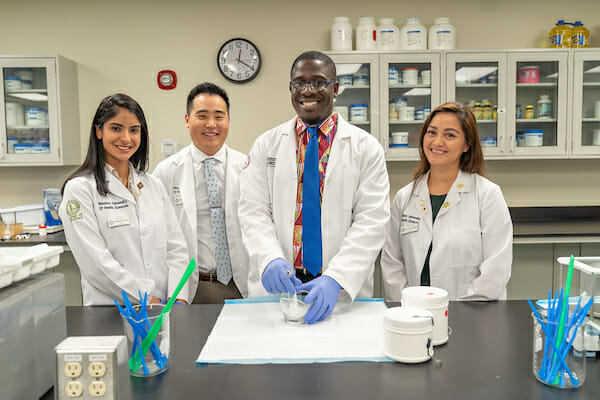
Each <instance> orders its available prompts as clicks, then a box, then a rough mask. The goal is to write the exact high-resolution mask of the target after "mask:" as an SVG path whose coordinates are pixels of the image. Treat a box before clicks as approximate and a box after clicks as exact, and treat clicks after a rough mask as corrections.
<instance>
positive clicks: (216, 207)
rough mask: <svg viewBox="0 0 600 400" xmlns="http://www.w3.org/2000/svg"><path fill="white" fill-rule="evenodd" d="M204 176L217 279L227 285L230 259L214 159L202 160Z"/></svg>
mask: <svg viewBox="0 0 600 400" xmlns="http://www.w3.org/2000/svg"><path fill="white" fill-rule="evenodd" d="M204 177H205V178H206V192H207V193H208V206H209V207H210V225H211V226H212V234H213V240H214V241H215V261H216V262H217V280H218V281H219V282H221V283H222V284H223V285H227V284H228V283H229V281H230V280H231V276H232V274H231V261H230V260H229V245H228V244H227V229H226V228H225V212H224V211H223V206H222V201H221V192H220V190H219V182H218V181H217V176H216V175H215V159H214V158H207V159H206V160H204Z"/></svg>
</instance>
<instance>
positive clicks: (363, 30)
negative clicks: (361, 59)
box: [356, 17, 377, 50]
mask: <svg viewBox="0 0 600 400" xmlns="http://www.w3.org/2000/svg"><path fill="white" fill-rule="evenodd" d="M356 50H377V26H375V18H373V17H360V18H359V20H358V25H357V26H356Z"/></svg>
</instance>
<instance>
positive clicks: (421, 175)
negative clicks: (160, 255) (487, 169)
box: [381, 103, 512, 301]
mask: <svg viewBox="0 0 600 400" xmlns="http://www.w3.org/2000/svg"><path fill="white" fill-rule="evenodd" d="M419 154H420V158H421V161H420V163H419V165H418V166H417V168H416V169H415V171H414V172H413V181H412V182H411V183H409V184H408V185H406V186H405V187H403V188H402V189H400V190H399V191H398V193H397V195H396V198H395V199H394V204H393V205H392V213H391V220H390V225H389V229H388V235H387V238H386V242H385V244H384V247H383V252H382V255H381V269H382V274H383V278H384V286H385V294H386V299H387V300H392V301H393V300H395V301H399V300H401V294H402V289H403V288H404V287H406V286H418V285H421V286H435V287H439V288H442V289H445V290H447V291H448V294H449V297H450V299H451V300H494V299H505V298H506V284H507V283H508V280H509V278H510V270H511V264H512V222H511V219H510V214H509V212H508V207H507V206H506V202H505V201H504V197H503V196H502V191H501V190H500V187H499V186H498V185H496V184H494V183H492V182H491V181H489V180H488V179H486V178H484V177H483V173H484V161H483V152H482V151H481V145H480V144H479V133H478V131H477V121H476V120H475V117H474V115H473V113H472V112H471V110H470V109H469V108H468V107H465V106H463V105H461V104H458V103H446V104H443V105H441V106H439V107H437V108H436V109H435V110H433V112H432V113H431V115H430V116H429V117H428V118H427V120H426V121H425V123H424V124H423V127H422V129H421V136H420V139H419Z"/></svg>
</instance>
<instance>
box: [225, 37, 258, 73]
mask: <svg viewBox="0 0 600 400" xmlns="http://www.w3.org/2000/svg"><path fill="white" fill-rule="evenodd" d="M261 65H262V59H261V57H260V52H259V51H258V48H257V47H256V46H255V45H254V43H252V42H251V41H249V40H247V39H242V38H235V39H230V40H228V41H226V42H225V43H224V44H223V45H222V46H221V48H220V49H219V52H218V53H217V67H218V68H219V71H220V72H221V74H223V76H224V77H225V78H226V79H227V80H229V81H231V82H234V83H247V82H250V81H251V80H252V79H254V78H256V75H258V72H259V71H260V66H261Z"/></svg>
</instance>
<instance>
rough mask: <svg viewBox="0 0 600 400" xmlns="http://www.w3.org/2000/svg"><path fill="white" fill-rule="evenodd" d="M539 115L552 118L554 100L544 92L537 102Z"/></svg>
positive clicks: (539, 116)
mask: <svg viewBox="0 0 600 400" xmlns="http://www.w3.org/2000/svg"><path fill="white" fill-rule="evenodd" d="M537 117H538V118H545V119H549V118H552V100H550V96H549V95H547V94H542V95H541V96H540V99H539V100H538V102H537Z"/></svg>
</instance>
